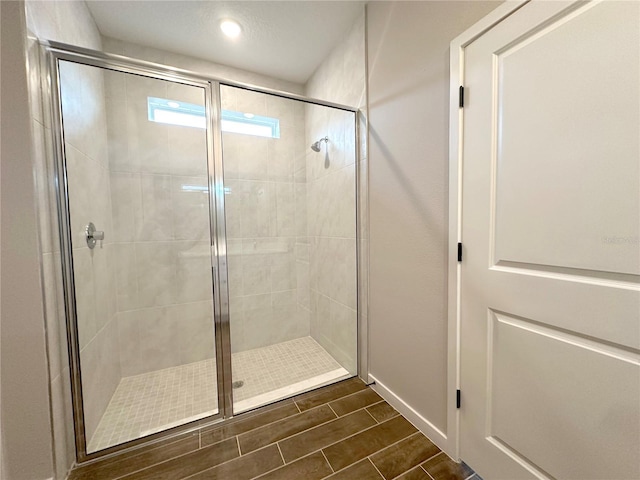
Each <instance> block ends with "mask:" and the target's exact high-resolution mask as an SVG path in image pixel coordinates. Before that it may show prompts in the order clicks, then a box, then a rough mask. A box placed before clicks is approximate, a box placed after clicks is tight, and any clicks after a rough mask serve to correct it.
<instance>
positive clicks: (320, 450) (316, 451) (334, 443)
mask: <svg viewBox="0 0 640 480" xmlns="http://www.w3.org/2000/svg"><path fill="white" fill-rule="evenodd" d="M364 408H366V407H363V408H361V409H359V410H363V409H364ZM356 411H358V410H356ZM394 418H395V417H394ZM333 420H336V419H335V418H334V419H333ZM333 420H330V421H333ZM389 420H391V419H389ZM387 421H388V420H387ZM327 423H329V422H325V423H323V424H320V425H317V426H318V427H319V426H321V425H326V424H327ZM376 426H377V424H376V425H372V426H371V427H367V428H365V429H363V430H360V431H359V432H356V433H354V434H351V435H349V436H347V437H344V438H342V439H340V440H338V441H336V442H333V443H331V444H329V445H325V446H324V447H322V448H319V449H317V450H314V451H312V452H309V453H307V454H306V455H303V456H301V457H298V458H296V459H295V460H292V461H291V462H290V463H289V464H285V465H290V464H291V463H294V462H297V461H298V460H302V459H303V458H306V457H309V456H311V455H313V454H314V453H318V452H322V455H323V456H324V457H325V459H326V458H327V457H326V455H324V451H323V450H324V449H325V448H328V447H331V446H333V445H336V444H337V443H340V442H342V441H343V440H346V439H347V438H351V437H353V436H355V435H358V434H359V433H361V432H364V431H366V430H370V429H372V428H374V427H376ZM311 428H315V427H311ZM307 430H311V429H307ZM307 430H304V431H307ZM300 433H303V432H300ZM418 433H421V432H420V431H419V430H418V431H417V432H415V433H412V434H411V435H408V436H406V437H404V438H401V439H400V440H398V441H397V442H394V443H392V444H390V445H387V446H386V447H384V448H383V449H381V450H377V451H376V452H374V453H372V454H371V455H375V454H376V453H378V452H380V451H382V450H384V449H386V448H388V447H390V446H392V445H395V444H396V443H399V442H401V441H402V440H404V439H406V438H409V437H412V436H413V435H416V434H418ZM296 435H298V434H296ZM293 436H295V435H291V436H289V437H286V438H284V439H281V440H278V442H281V441H282V440H286V439H287V438H291V437H293ZM274 443H277V442H274ZM271 445H273V443H270V444H269V445H265V446H264V447H261V448H259V449H257V450H254V452H257V451H258V450H262V449H264V448H267V447H269V446H271ZM250 453H253V452H250ZM371 455H370V456H371ZM365 458H366V459H368V460H369V461H370V462H371V460H370V459H369V457H364V458H362V459H360V460H364V459H365ZM232 460H233V459H232ZM232 460H228V461H232ZM283 460H284V459H283ZM360 460H358V461H360ZM224 463H226V462H224ZM327 463H328V464H329V467H330V468H331V469H332V470H334V468H333V466H332V465H331V463H330V462H329V460H328V459H327ZM355 463H357V462H354V463H351V464H349V465H347V466H345V467H344V468H341V469H340V470H338V471H341V470H344V469H346V468H348V467H350V466H352V465H354V464H355ZM371 463H373V462H371ZM283 466H284V465H281V466H280V467H277V468H274V469H272V470H269V471H267V472H264V473H261V474H260V475H259V476H258V477H253V478H259V477H261V476H263V475H266V474H267V473H270V472H273V471H274V470H277V469H278V468H281V467H283ZM212 468H215V467H212ZM376 470H377V469H376ZM334 473H336V471H335V470H334ZM382 478H384V476H383V477H382Z"/></svg>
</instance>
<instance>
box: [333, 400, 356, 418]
mask: <svg viewBox="0 0 640 480" xmlns="http://www.w3.org/2000/svg"><path fill="white" fill-rule="evenodd" d="M327 406H328V407H329V409H330V410H331V411H332V412H333V414H334V415H335V416H336V419H337V418H342V417H340V415H338V414H337V413H336V411H335V410H334V409H333V408H332V407H331V404H330V403H327ZM354 412H355V410H354Z"/></svg>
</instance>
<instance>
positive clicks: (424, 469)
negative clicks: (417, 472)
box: [420, 462, 434, 480]
mask: <svg viewBox="0 0 640 480" xmlns="http://www.w3.org/2000/svg"><path fill="white" fill-rule="evenodd" d="M423 463H424V462H423ZM420 468H421V469H422V471H423V472H424V473H426V474H427V477H429V478H430V479H431V480H434V479H433V476H432V475H431V474H430V473H429V472H427V469H426V468H424V467H423V466H422V465H420Z"/></svg>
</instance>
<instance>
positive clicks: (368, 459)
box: [345, 457, 386, 480]
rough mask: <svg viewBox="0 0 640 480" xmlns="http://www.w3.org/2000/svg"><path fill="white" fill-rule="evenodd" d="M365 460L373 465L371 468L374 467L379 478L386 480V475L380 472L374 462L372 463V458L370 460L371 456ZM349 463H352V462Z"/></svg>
mask: <svg viewBox="0 0 640 480" xmlns="http://www.w3.org/2000/svg"><path fill="white" fill-rule="evenodd" d="M367 461H368V462H369V463H370V464H371V465H373V468H375V469H376V472H378V475H380V478H382V479H383V480H386V477H385V476H384V475H383V474H382V472H381V471H380V470H378V467H377V466H376V464H375V463H373V460H371V458H369V457H367ZM351 465H354V464H353V463H352V464H351ZM345 468H347V467H345Z"/></svg>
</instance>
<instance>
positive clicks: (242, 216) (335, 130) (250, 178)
mask: <svg viewBox="0 0 640 480" xmlns="http://www.w3.org/2000/svg"><path fill="white" fill-rule="evenodd" d="M221 100H222V109H223V111H224V110H230V111H234V112H239V113H242V114H246V115H255V116H262V117H268V118H272V119H277V120H278V122H279V130H280V136H279V138H264V137H259V136H254V135H247V134H239V133H234V132H230V131H224V132H223V142H222V144H223V145H222V146H223V163H224V178H225V194H226V195H225V210H226V232H227V253H228V257H227V260H228V272H229V297H230V298H229V302H230V307H229V308H230V328H231V350H232V373H233V375H232V376H233V383H234V389H233V399H234V413H238V412H242V411H246V410H249V409H252V408H255V407H257V406H259V405H264V404H266V403H270V402H273V401H276V400H279V399H281V398H285V397H288V396H291V395H295V394H297V393H300V392H303V391H306V390H311V389H313V388H317V387H319V386H321V385H325V384H328V383H332V382H335V381H337V380H341V379H343V378H347V377H350V376H353V375H355V374H356V369H357V360H356V359H357V314H356V305H357V304H356V204H355V198H356V197H355V195H356V190H355V186H356V181H355V168H356V162H355V118H354V116H355V115H354V114H353V113H351V112H344V111H342V110H337V109H333V108H328V107H322V106H315V105H306V104H305V103H304V102H300V101H296V100H289V99H284V98H280V97H277V96H273V95H268V94H263V93H256V92H251V91H247V90H243V89H239V88H234V87H229V86H222V87H221ZM310 146H312V148H310Z"/></svg>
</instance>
